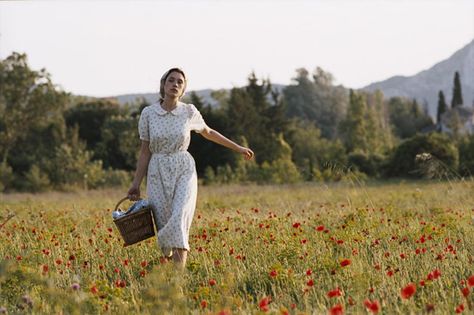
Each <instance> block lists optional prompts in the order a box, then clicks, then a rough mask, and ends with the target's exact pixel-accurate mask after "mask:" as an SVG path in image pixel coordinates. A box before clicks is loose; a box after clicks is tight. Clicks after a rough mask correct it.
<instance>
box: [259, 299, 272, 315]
mask: <svg viewBox="0 0 474 315" xmlns="http://www.w3.org/2000/svg"><path fill="white" fill-rule="evenodd" d="M270 302H271V298H270V297H269V296H266V297H264V298H263V299H261V300H260V302H259V303H258V306H259V307H260V310H261V311H264V312H268V311H269V310H270V309H269V308H268V304H270Z"/></svg>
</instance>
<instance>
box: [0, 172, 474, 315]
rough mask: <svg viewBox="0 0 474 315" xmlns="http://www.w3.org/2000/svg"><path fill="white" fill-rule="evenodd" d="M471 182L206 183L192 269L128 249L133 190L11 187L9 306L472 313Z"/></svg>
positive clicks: (3, 283) (1, 265)
mask: <svg viewBox="0 0 474 315" xmlns="http://www.w3.org/2000/svg"><path fill="white" fill-rule="evenodd" d="M473 189H474V183H473V182H471V181H467V182H391V183H387V182H385V183H377V182H374V183H367V184H358V183H354V182H349V183H339V184H330V185H324V184H311V185H296V186H254V185H248V186H222V187H200V190H199V198H198V205H197V209H196V213H195V217H194V221H193V225H192V229H191V236H190V239H191V240H190V243H191V248H192V249H191V251H190V253H189V258H188V264H187V268H186V270H185V271H184V272H178V271H177V270H175V268H174V266H173V264H172V263H167V262H164V261H160V252H159V251H158V249H157V246H156V241H155V239H154V238H153V239H149V240H147V241H144V242H142V243H140V244H139V245H134V246H131V247H123V245H122V243H123V242H122V240H121V239H120V237H119V233H118V231H117V230H116V228H115V226H114V224H113V222H112V217H111V210H112V208H113V207H114V205H115V203H116V202H117V201H118V200H119V199H120V198H121V197H122V195H124V194H125V191H126V189H123V190H102V191H80V192H74V193H45V194H38V195H31V194H8V195H0V215H1V216H2V218H1V219H0V225H1V224H2V223H5V221H6V220H7V218H8V214H9V213H12V214H14V215H15V216H14V217H12V218H11V219H10V220H9V221H7V222H6V223H5V224H4V226H3V227H2V228H0V238H1V243H0V313H8V314H13V313H18V312H25V313H40V314H96V313H119V314H124V313H128V314H130V313H133V314H135V313H137V314H138V313H140V314H165V313H170V314H187V313H191V314H218V313H219V314H258V313H270V314H326V313H330V314H342V313H345V314H367V313H383V314H392V313H398V314H420V313H426V312H433V313H434V314H452V313H455V312H464V313H472V312H474V305H473V302H474V298H473V296H474V293H473V292H472V290H473V289H474V287H473V286H474V194H473Z"/></svg>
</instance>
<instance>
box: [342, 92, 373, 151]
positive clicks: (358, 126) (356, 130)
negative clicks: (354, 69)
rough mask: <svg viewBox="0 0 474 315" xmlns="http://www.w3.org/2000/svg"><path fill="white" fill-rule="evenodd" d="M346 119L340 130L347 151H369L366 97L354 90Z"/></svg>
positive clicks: (350, 94) (350, 97) (350, 96)
mask: <svg viewBox="0 0 474 315" xmlns="http://www.w3.org/2000/svg"><path fill="white" fill-rule="evenodd" d="M349 99H350V100H349V108H348V109H347V114H346V119H344V120H343V121H342V122H341V124H340V132H341V136H342V139H343V142H344V145H345V147H346V149H347V152H354V151H360V152H368V150H369V143H368V132H367V120H366V115H367V104H366V102H365V99H364V97H363V96H362V95H361V94H358V93H357V92H354V91H353V90H350V93H349Z"/></svg>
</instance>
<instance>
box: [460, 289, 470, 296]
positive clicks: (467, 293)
mask: <svg viewBox="0 0 474 315" xmlns="http://www.w3.org/2000/svg"><path fill="white" fill-rule="evenodd" d="M461 292H462V295H463V296H464V297H467V296H468V295H469V292H470V290H469V288H468V287H465V288H462V289H461Z"/></svg>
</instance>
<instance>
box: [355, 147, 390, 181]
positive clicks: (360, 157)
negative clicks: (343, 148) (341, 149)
mask: <svg viewBox="0 0 474 315" xmlns="http://www.w3.org/2000/svg"><path fill="white" fill-rule="evenodd" d="M348 161H349V162H348V164H349V167H351V168H354V169H355V170H357V171H360V172H362V173H364V174H367V175H368V176H370V177H380V176H381V174H382V172H383V167H384V162H385V161H386V157H385V156H383V155H380V154H367V153H362V152H354V153H351V154H349V156H348Z"/></svg>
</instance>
